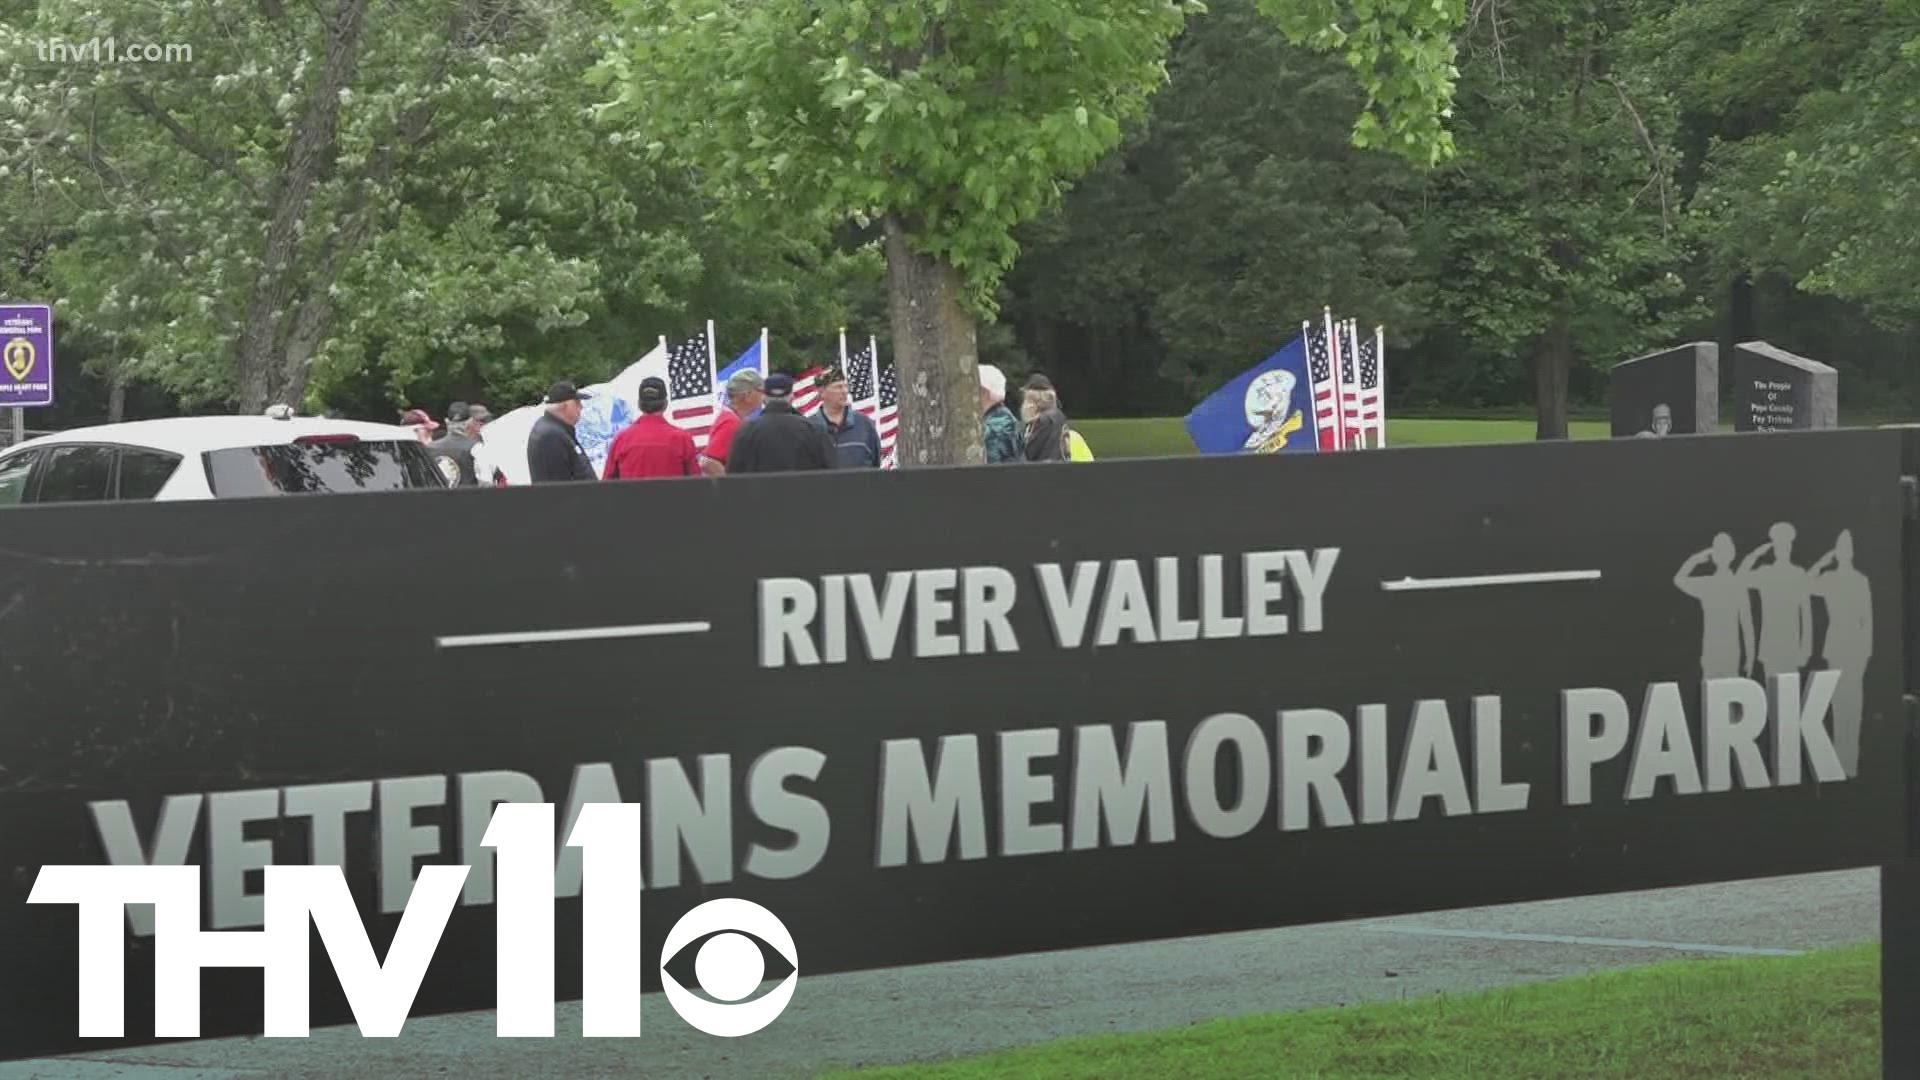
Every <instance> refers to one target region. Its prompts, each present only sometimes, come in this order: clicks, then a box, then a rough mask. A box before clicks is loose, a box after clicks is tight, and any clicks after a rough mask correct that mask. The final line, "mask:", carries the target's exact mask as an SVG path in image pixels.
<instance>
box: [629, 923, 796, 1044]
mask: <svg viewBox="0 0 1920 1080" xmlns="http://www.w3.org/2000/svg"><path fill="white" fill-rule="evenodd" d="M783 972H784V974H783ZM768 979H781V980H782V981H781V983H780V985H778V986H776V987H774V988H773V989H772V990H769V991H767V992H766V993H765V994H763V995H762V996H760V997H759V998H756V999H754V1000H752V1001H748V1000H746V998H747V996H748V995H749V994H752V993H753V992H754V991H755V990H757V989H759V988H760V984H762V983H764V982H766V981H767V980H768ZM687 983H692V984H693V985H695V986H697V987H699V993H695V992H694V991H692V990H689V989H687V986H686V984H687ZM799 985H800V954H799V951H798V950H796V949H795V948H794V945H793V935H792V934H790V933H788V932H787V926H786V924H785V923H783V922H781V921H780V919H779V918H778V917H777V916H775V915H774V913H773V912H771V911H768V910H767V909H766V908H763V907H761V906H760V905H759V904H756V903H754V902H753V901H751V900H739V899H732V898H727V899H720V900H709V901H707V902H706V903H704V904H701V905H700V906H699V907H697V908H694V909H693V910H692V911H689V912H687V913H686V914H685V915H683V916H681V917H680V921H679V922H677V923H674V924H673V929H672V930H670V931H668V932H667V940H666V942H665V943H664V944H662V945H661V946H660V988H661V989H662V990H664V991H665V992H666V995H667V1003H668V1004H670V1005H672V1006H673V1011H674V1012H677V1013H679V1014H680V1017H681V1019H683V1020H685V1021H686V1022H687V1023H689V1024H692V1025H693V1026H694V1027H696V1028H699V1029H700V1030H701V1031H704V1032H706V1033H707V1034H709V1035H718V1036H721V1037H723V1038H735V1037H738V1036H741V1035H751V1034H753V1033H754V1032H756V1031H759V1030H760V1029H761V1028H763V1027H766V1026H767V1025H768V1024H771V1023H773V1022H774V1020H775V1019H777V1018H778V1017H779V1015H780V1014H781V1013H783V1012H785V1011H786V1009H787V1004H788V1003H789V1002H791V1001H792V1000H793V991H794V988H795V987H797V986H799Z"/></svg>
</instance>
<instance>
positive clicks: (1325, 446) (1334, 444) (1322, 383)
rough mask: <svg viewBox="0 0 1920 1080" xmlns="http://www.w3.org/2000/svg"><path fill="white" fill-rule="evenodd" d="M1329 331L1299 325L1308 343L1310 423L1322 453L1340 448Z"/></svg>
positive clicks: (1338, 416)
mask: <svg viewBox="0 0 1920 1080" xmlns="http://www.w3.org/2000/svg"><path fill="white" fill-rule="evenodd" d="M1332 329H1333V328H1332V326H1330V325H1324V326H1315V325H1313V323H1311V322H1307V321H1304V320H1303V321H1302V322H1301V323H1300V333H1301V336H1303V337H1305V338H1306V341H1307V373H1308V375H1310V376H1311V377H1312V380H1313V422H1314V427H1315V428H1316V430H1317V431H1318V433H1319V436H1320V439H1319V441H1320V449H1322V450H1338V449H1340V423H1339V421H1340V392H1339V384H1338V382H1337V381H1336V380H1335V379H1334V371H1333V344H1332V341H1331V337H1332V335H1331V334H1330V333H1329V331H1331V330H1332Z"/></svg>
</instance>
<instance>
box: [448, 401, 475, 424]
mask: <svg viewBox="0 0 1920 1080" xmlns="http://www.w3.org/2000/svg"><path fill="white" fill-rule="evenodd" d="M470 407H471V406H469V405H468V404H467V403H466V402H464V401H456V402H454V403H453V404H451V405H449V406H447V423H449V424H458V423H460V422H461V421H463V420H465V419H466V418H467V410H468V409H469V408H470Z"/></svg>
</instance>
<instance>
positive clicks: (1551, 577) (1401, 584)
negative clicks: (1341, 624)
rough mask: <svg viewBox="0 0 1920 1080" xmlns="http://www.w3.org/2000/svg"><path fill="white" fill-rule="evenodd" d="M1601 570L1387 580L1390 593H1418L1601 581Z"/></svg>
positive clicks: (1383, 583)
mask: <svg viewBox="0 0 1920 1080" xmlns="http://www.w3.org/2000/svg"><path fill="white" fill-rule="evenodd" d="M1598 580H1600V571H1598V570H1542V571H1539V572H1537V573H1531V574H1479V575H1476V576H1473V577H1436V578H1412V577H1407V578H1401V579H1400V580H1399V581H1383V582H1381V583H1380V587H1381V588H1383V589H1385V590H1387V591H1388V592H1414V591H1417V590H1420V589H1475V588H1479V587H1481V586H1484V585H1544V584H1547V583H1549V582H1554V581H1598Z"/></svg>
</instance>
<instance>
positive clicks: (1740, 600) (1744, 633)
mask: <svg viewBox="0 0 1920 1080" xmlns="http://www.w3.org/2000/svg"><path fill="white" fill-rule="evenodd" d="M1734 555H1735V551H1734V546H1733V537H1731V536H1728V535H1727V534H1726V533H1721V534H1720V535H1718V536H1716V537H1714V538H1713V546H1712V547H1709V548H1707V549H1706V550H1705V551H1696V552H1694V553H1693V554H1692V555H1691V556H1688V558H1687V561H1686V562H1684V563H1682V564H1680V572H1679V573H1677V574H1675V575H1674V576H1673V583H1674V584H1675V585H1677V586H1679V588H1680V591H1681V592H1683V593H1686V594H1687V595H1688V596H1691V597H1693V598H1694V599H1695V600H1698V601H1699V602H1700V675H1701V677H1702V678H1707V679H1730V678H1736V677H1738V676H1740V675H1741V674H1743V673H1744V672H1745V671H1746V670H1747V668H1748V667H1750V666H1751V665H1752V662H1753V605H1752V603H1751V601H1750V600H1749V599H1748V597H1747V583H1746V581H1745V580H1744V579H1743V578H1742V577H1741V576H1740V574H1739V573H1738V572H1737V571H1736V570H1734V568H1733V558H1734ZM1709 560H1711V561H1712V564H1713V571H1712V573H1707V574H1696V573H1694V571H1695V570H1697V569H1699V568H1700V566H1701V565H1702V564H1703V563H1706V562H1708V561H1709Z"/></svg>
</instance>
